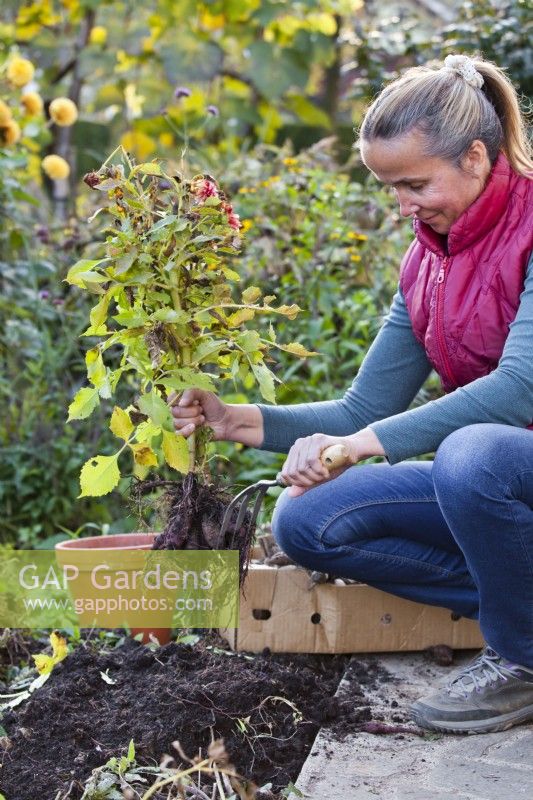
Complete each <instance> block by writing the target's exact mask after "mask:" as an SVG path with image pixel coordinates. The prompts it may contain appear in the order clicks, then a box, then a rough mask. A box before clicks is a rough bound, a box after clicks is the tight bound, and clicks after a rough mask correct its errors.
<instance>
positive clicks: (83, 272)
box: [65, 258, 109, 289]
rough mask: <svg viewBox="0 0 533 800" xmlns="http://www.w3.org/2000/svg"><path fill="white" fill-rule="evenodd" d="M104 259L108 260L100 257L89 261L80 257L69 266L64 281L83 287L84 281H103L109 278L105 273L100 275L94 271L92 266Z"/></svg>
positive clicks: (101, 262)
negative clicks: (79, 259)
mask: <svg viewBox="0 0 533 800" xmlns="http://www.w3.org/2000/svg"><path fill="white" fill-rule="evenodd" d="M104 261H109V259H108V258H100V259H98V260H97V261H90V260H89V259H86V258H82V259H81V261H77V262H76V263H75V264H74V266H73V267H71V268H70V269H69V271H68V273H67V277H66V278H65V281H66V282H67V283H70V284H71V286H80V287H81V288H82V289H85V284H86V283H104V281H107V280H109V278H108V277H107V275H101V274H100V273H99V272H94V271H93V270H94V267H97V266H98V265H99V264H103V263H104Z"/></svg>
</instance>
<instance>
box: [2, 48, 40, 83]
mask: <svg viewBox="0 0 533 800" xmlns="http://www.w3.org/2000/svg"><path fill="white" fill-rule="evenodd" d="M34 74H35V67H34V66H33V64H32V63H31V61H28V59H27V58H21V57H20V56H14V57H13V58H12V59H11V61H10V62H9V64H8V65H7V79H8V81H9V82H10V83H12V84H13V86H18V87H21V86H26V84H27V83H29V82H30V81H31V79H32V78H33V76H34Z"/></svg>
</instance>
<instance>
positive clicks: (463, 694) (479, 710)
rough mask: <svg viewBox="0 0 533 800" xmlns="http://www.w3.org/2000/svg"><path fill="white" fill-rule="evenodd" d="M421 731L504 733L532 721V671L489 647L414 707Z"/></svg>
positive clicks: (412, 707) (414, 718)
mask: <svg viewBox="0 0 533 800" xmlns="http://www.w3.org/2000/svg"><path fill="white" fill-rule="evenodd" d="M411 716H412V718H413V720H414V721H415V722H416V723H417V725H420V727H422V728H429V729H430V730H435V731H449V732H450V733H491V732H493V731H504V730H507V728H510V727H512V726H513V725H518V724H519V723H520V722H526V721H527V720H530V719H532V720H533V669H529V668H527V667H521V666H520V665H518V664H512V663H511V662H509V661H506V660H505V659H504V658H503V657H502V656H499V655H498V653H496V652H495V651H494V650H492V648H490V647H486V648H485V649H484V650H482V652H481V653H480V654H479V655H478V656H477V658H475V659H474V661H472V663H471V664H469V665H468V666H466V667H464V668H463V669H461V670H459V672H457V673H456V674H455V676H454V677H452V679H451V680H450V681H449V682H448V683H447V684H446V685H445V686H444V687H443V688H442V689H441V690H440V691H438V692H435V694H432V695H429V696H428V697H423V698H422V699H421V700H418V701H417V702H416V703H413V705H412V706H411Z"/></svg>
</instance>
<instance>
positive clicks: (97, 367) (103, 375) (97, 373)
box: [85, 347, 111, 398]
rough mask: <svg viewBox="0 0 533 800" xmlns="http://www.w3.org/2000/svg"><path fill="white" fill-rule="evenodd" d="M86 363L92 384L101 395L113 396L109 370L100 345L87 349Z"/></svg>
mask: <svg viewBox="0 0 533 800" xmlns="http://www.w3.org/2000/svg"><path fill="white" fill-rule="evenodd" d="M85 363H86V365H87V377H88V378H89V380H90V382H91V383H92V385H93V386H95V387H96V388H97V389H98V391H99V392H100V397H106V398H107V397H111V390H110V386H109V381H108V379H107V370H106V368H105V365H104V360H103V358H102V353H101V351H100V349H99V348H98V347H93V348H91V349H90V350H87V352H86V354H85Z"/></svg>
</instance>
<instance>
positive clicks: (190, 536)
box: [132, 472, 254, 585]
mask: <svg viewBox="0 0 533 800" xmlns="http://www.w3.org/2000/svg"><path fill="white" fill-rule="evenodd" d="M159 488H164V489H165V493H164V495H163V496H162V498H161V499H160V501H159V506H160V513H161V515H162V516H163V518H164V519H165V520H166V522H165V528H164V530H163V532H162V533H161V534H160V535H159V536H158V537H157V538H156V539H155V542H154V546H153V549H154V550H238V551H239V554H240V555H239V574H240V580H241V585H242V582H243V580H244V578H245V576H246V569H247V566H248V561H249V557H250V548H251V543H252V539H253V535H254V531H253V530H252V529H251V526H250V518H251V514H250V513H249V512H248V513H247V514H246V515H245V518H244V520H243V522H242V524H241V525H240V526H239V529H238V530H236V526H235V523H236V520H237V514H238V509H236V510H235V512H234V514H233V515H232V518H231V519H230V524H229V527H228V531H227V532H226V534H225V536H224V539H223V541H221V540H220V529H221V526H222V520H223V518H224V514H225V512H226V509H227V507H228V505H229V503H230V502H231V499H232V497H231V495H230V494H229V493H228V492H227V491H226V490H224V489H221V488H217V487H216V486H214V485H213V484H202V483H200V481H199V480H198V476H197V475H196V474H195V473H194V472H189V473H188V474H187V475H186V476H185V477H184V478H183V480H182V481H181V482H173V481H162V480H158V479H156V480H148V481H138V482H137V483H136V484H134V485H133V486H132V496H133V498H134V499H135V500H136V501H137V502H138V503H139V504H140V501H141V498H142V497H143V495H145V494H148V493H149V492H152V491H154V490H155V489H159Z"/></svg>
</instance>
